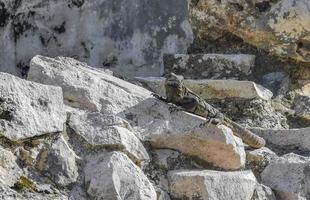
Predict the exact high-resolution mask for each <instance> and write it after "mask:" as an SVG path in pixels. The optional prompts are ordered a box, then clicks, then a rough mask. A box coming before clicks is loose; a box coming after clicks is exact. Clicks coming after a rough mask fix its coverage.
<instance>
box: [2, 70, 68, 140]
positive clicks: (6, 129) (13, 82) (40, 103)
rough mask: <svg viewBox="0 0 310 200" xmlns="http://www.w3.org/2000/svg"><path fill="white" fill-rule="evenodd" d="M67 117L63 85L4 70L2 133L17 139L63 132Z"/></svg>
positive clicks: (11, 138)
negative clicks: (23, 76)
mask: <svg viewBox="0 0 310 200" xmlns="http://www.w3.org/2000/svg"><path fill="white" fill-rule="evenodd" d="M65 121H66V113H65V111H64V103H63V95H62V90H61V88H60V87H54V86H48V85H41V84H38V83H33V82H30V81H26V80H23V79H20V78H17V77H15V76H12V75H9V74H6V73H0V135H3V136H5V137H7V138H9V139H10V140H13V141H17V140H22V139H26V138H30V137H34V136H39V135H43V134H48V133H55V132H61V131H63V125H64V123H65Z"/></svg>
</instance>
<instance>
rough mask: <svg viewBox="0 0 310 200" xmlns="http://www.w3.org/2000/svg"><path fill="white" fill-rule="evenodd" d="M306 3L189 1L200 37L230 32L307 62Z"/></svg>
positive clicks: (309, 16) (309, 15)
mask: <svg viewBox="0 0 310 200" xmlns="http://www.w3.org/2000/svg"><path fill="white" fill-rule="evenodd" d="M309 8H310V1H308V0H253V1H246V0H222V1H218V0H198V1H192V8H191V12H190V13H191V14H190V18H191V22H192V25H193V29H194V30H195V31H196V32H197V33H198V35H200V36H206V35H207V36H209V37H211V38H220V37H221V36H222V35H223V34H224V33H227V32H230V33H232V34H234V35H237V36H238V37H240V38H242V39H243V40H244V41H245V42H247V43H250V44H252V45H254V46H256V47H258V48H261V49H264V50H267V51H269V52H271V53H273V54H276V55H278V56H281V57H284V58H292V59H295V60H297V61H302V62H306V63H309V62H310V12H309V11H310V10H309Z"/></svg>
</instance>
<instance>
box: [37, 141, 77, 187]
mask: <svg viewBox="0 0 310 200" xmlns="http://www.w3.org/2000/svg"><path fill="white" fill-rule="evenodd" d="M78 159H79V158H78V156H77V155H76V154H75V153H74V151H73V150H72V149H71V148H70V147H69V145H68V143H67V141H66V140H65V139H64V138H63V136H61V137H59V138H57V139H56V140H55V141H54V142H53V143H52V144H51V146H50V148H49V149H43V150H42V151H41V152H40V155H39V160H38V163H37V167H38V169H39V170H41V171H43V172H44V173H46V174H47V176H49V177H50V178H51V179H52V180H53V181H54V182H55V183H57V184H58V185H59V186H62V187H64V186H67V185H69V184H71V183H74V182H76V180H77V178H78V175H79V174H78V167H77V163H76V160H78Z"/></svg>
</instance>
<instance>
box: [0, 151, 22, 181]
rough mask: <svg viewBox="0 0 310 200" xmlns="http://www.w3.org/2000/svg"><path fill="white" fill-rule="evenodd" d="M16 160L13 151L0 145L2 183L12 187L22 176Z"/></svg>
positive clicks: (0, 178) (0, 175) (0, 176)
mask: <svg viewBox="0 0 310 200" xmlns="http://www.w3.org/2000/svg"><path fill="white" fill-rule="evenodd" d="M16 160H17V158H16V157H15V156H14V154H13V153H12V152H10V151H9V150H6V149H4V148H3V147H1V146H0V185H2V186H3V185H4V186H9V187H12V186H13V185H14V184H15V183H16V181H17V179H18V178H19V176H21V172H22V171H21V169H20V168H19V166H18V165H17V163H16Z"/></svg>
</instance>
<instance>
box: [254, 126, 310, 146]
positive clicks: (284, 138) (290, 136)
mask: <svg viewBox="0 0 310 200" xmlns="http://www.w3.org/2000/svg"><path fill="white" fill-rule="evenodd" d="M251 130H252V131H253V132H254V133H255V134H257V135H259V136H260V137H263V138H264V139H265V140H266V142H267V144H271V145H274V146H277V147H281V148H286V149H295V150H296V149H299V150H302V151H310V128H301V129H278V130H277V129H258V128H257V129H251Z"/></svg>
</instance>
